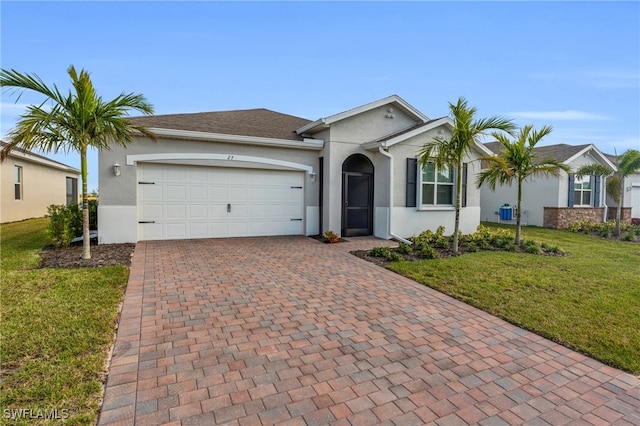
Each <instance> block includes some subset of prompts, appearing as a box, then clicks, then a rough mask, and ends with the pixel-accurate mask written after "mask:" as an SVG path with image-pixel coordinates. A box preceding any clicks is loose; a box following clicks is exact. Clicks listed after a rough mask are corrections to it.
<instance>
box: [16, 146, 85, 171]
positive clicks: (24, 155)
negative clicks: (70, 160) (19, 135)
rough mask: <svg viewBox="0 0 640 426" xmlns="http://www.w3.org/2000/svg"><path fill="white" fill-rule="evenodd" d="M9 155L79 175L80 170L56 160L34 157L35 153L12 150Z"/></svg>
mask: <svg viewBox="0 0 640 426" xmlns="http://www.w3.org/2000/svg"><path fill="white" fill-rule="evenodd" d="M9 157H15V158H20V159H21V160H25V161H29V162H31V163H36V164H41V165H43V166H47V167H51V168H53V169H58V170H63V171H65V172H68V173H71V174H75V175H79V174H80V170H78V169H76V168H73V167H71V166H67V165H66V164H62V163H58V162H57V161H53V160H49V159H46V158H40V157H36V156H35V155H31V154H27V153H24V152H21V151H17V150H13V151H11V152H10V153H9Z"/></svg>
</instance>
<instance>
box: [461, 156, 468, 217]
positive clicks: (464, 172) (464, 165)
mask: <svg viewBox="0 0 640 426" xmlns="http://www.w3.org/2000/svg"><path fill="white" fill-rule="evenodd" d="M467 166H468V164H467V163H462V207H467Z"/></svg>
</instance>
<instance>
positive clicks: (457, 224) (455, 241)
mask: <svg viewBox="0 0 640 426" xmlns="http://www.w3.org/2000/svg"><path fill="white" fill-rule="evenodd" d="M457 166H458V171H457V176H456V177H457V179H456V187H457V188H456V218H455V224H454V227H453V252H454V253H458V245H459V241H458V232H459V231H460V204H461V203H460V200H461V198H462V161H458V165H457Z"/></svg>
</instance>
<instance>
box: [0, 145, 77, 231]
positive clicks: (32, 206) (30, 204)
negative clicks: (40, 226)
mask: <svg viewBox="0 0 640 426" xmlns="http://www.w3.org/2000/svg"><path fill="white" fill-rule="evenodd" d="M5 145H7V144H6V143H4V142H0V149H2V148H4V147H5ZM79 175H80V170H78V169H75V168H73V167H70V166H67V165H66V164H62V163H59V162H57V161H53V160H51V159H48V158H46V157H43V156H42V155H38V154H35V153H33V152H30V151H25V150H23V149H19V148H14V149H13V150H12V151H11V153H10V154H9V156H8V157H7V158H6V159H5V160H4V161H3V162H2V163H1V164H0V182H1V186H2V191H1V203H2V205H1V206H0V207H1V208H0V222H2V223H6V222H15V221H17V220H24V219H30V218H32V217H42V216H45V215H46V214H47V207H48V206H50V205H51V204H66V205H68V204H71V203H77V202H78V176H79Z"/></svg>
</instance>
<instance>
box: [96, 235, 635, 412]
mask: <svg viewBox="0 0 640 426" xmlns="http://www.w3.org/2000/svg"><path fill="white" fill-rule="evenodd" d="M383 244H389V242H386V241H381V240H374V239H372V238H357V239H351V241H350V242H348V243H340V244H335V245H328V244H322V243H320V242H317V241H315V240H313V239H310V238H305V237H275V238H234V239H219V240H218V239H208V240H189V241H154V242H141V243H138V245H137V246H136V250H135V253H134V258H133V263H132V267H131V275H130V279H129V285H128V287H127V292H126V296H125V300H124V305H123V310H122V315H121V319H120V325H119V329H118V334H117V339H116V344H115V349H114V354H113V359H112V361H111V366H110V371H109V377H108V381H107V387H106V393H105V397H104V402H103V406H102V412H101V415H100V420H99V424H100V425H107V424H123V425H133V424H137V425H151V424H173V425H196V424H203V425H208V424H223V423H224V424H239V425H255V424H287V425H293V424H295V425H320V424H329V423H330V424H344V425H355V424H390V425H391V424H396V425H414V424H415V425H422V424H438V425H457V424H481V425H501V424H531V425H563V424H580V425H609V424H619V425H638V424H640V379H639V378H638V377H634V376H633V375H630V374H626V373H623V372H621V371H619V370H616V369H614V368H610V367H607V366H604V365H603V364H601V363H599V362H597V361H594V360H592V359H590V358H587V357H585V356H584V355H581V354H579V353H576V352H574V351H571V350H569V349H566V348H564V347H562V346H560V345H557V344H555V343H553V342H551V341H549V340H546V339H544V338H542V337H540V336H537V335H535V334H533V333H530V332H527V331H524V330H522V329H520V328H518V327H515V326H512V325H510V324H508V323H506V322H504V321H502V320H500V319H497V318H495V317H493V316H491V315H489V314H487V313H484V312H482V311H479V310H477V309H475V308H472V307H470V306H468V305H466V304H464V303H462V302H459V301H456V300H454V299H451V298H449V297H448V296H445V295H443V294H441V293H439V292H437V291H434V290H431V289H429V288H427V287H425V286H422V285H419V284H417V283H415V282H413V281H411V280H409V279H406V278H403V277H401V276H398V275H396V274H394V273H392V272H390V271H387V270H385V269H383V268H380V267H377V266H375V265H373V264H371V263H369V262H366V261H364V260H361V259H358V258H357V257H355V256H353V255H350V254H349V253H347V251H349V250H352V249H360V248H370V247H372V246H374V245H383Z"/></svg>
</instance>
